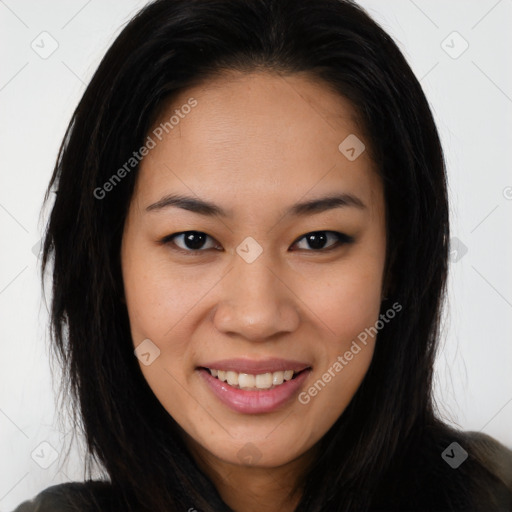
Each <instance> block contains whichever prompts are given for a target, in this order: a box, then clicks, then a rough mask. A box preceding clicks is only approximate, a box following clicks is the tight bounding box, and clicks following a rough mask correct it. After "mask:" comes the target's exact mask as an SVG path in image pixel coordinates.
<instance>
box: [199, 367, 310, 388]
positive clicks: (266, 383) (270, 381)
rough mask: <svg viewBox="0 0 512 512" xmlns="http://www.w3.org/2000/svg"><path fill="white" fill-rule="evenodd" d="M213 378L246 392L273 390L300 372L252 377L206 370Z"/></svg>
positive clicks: (291, 371) (250, 375)
mask: <svg viewBox="0 0 512 512" xmlns="http://www.w3.org/2000/svg"><path fill="white" fill-rule="evenodd" d="M206 369H207V370H208V371H209V372H210V374H211V375H212V376H213V377H216V378H217V379H219V380H220V381H222V382H227V383H228V384H229V385H230V386H231V387H234V388H236V389H243V390H246V391H250V390H256V389H273V388H274V387H276V386H280V385H281V384H283V382H287V381H289V380H292V379H293V378H294V377H295V376H297V375H298V373H300V372H294V371H293V370H285V371H278V372H273V373H271V372H266V373H259V374H257V375H252V374H250V373H238V372H234V371H229V370H228V371H226V370H216V369H213V368H206Z"/></svg>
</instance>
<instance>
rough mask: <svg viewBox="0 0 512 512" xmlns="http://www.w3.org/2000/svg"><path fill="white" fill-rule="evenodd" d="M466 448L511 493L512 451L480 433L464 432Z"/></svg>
mask: <svg viewBox="0 0 512 512" xmlns="http://www.w3.org/2000/svg"><path fill="white" fill-rule="evenodd" d="M463 436H464V438H465V440H466V443H467V446H468V448H469V449H470V450H471V453H472V455H473V456H474V457H475V458H476V459H478V461H479V462H480V464H482V466H484V467H485V468H486V469H487V471H489V473H491V474H492V475H494V476H495V477H496V478H497V479H498V480H499V481H500V482H502V483H503V484H504V485H505V487H507V488H508V489H509V490H510V492H511V493H512V450H511V449H509V448H507V447H506V446H505V445H503V444H502V443H500V442H499V441H498V440H496V439H494V438H493V437H491V436H489V435H487V434H483V433H482V432H472V431H468V432H464V433H463Z"/></svg>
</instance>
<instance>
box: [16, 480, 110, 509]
mask: <svg viewBox="0 0 512 512" xmlns="http://www.w3.org/2000/svg"><path fill="white" fill-rule="evenodd" d="M110 489H111V486H110V483H109V482H105V481H100V480H89V481H87V482H66V483H63V484H58V485H53V486H51V487H47V488H46V489H44V490H43V491H41V492H40V493H39V494H37V495H36V496H35V497H33V498H32V499H30V500H26V501H24V502H23V503H21V504H20V505H18V507H17V508H16V509H15V510H14V511H13V512H76V511H80V512H85V511H86V510H87V509H88V508H89V509H90V510H91V511H92V510H109V509H110V508H109V507H110V506H111V503H110ZM87 507H88V508H87ZM98 507H102V508H101V509H99V508H98Z"/></svg>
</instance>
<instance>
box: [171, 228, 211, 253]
mask: <svg viewBox="0 0 512 512" xmlns="http://www.w3.org/2000/svg"><path fill="white" fill-rule="evenodd" d="M208 239H210V240H213V238H211V237H210V236H209V235H207V234H206V233H203V232H202V231H184V232H182V233H174V234H173V235H169V236H166V237H165V238H164V239H163V240H162V243H164V244H169V243H171V244H173V245H176V246H177V247H178V248H179V249H181V250H183V251H186V252H200V251H203V250H207V249H214V248H215V247H216V245H215V244H213V245H212V246H211V247H206V248H205V242H206V241H207V240H208Z"/></svg>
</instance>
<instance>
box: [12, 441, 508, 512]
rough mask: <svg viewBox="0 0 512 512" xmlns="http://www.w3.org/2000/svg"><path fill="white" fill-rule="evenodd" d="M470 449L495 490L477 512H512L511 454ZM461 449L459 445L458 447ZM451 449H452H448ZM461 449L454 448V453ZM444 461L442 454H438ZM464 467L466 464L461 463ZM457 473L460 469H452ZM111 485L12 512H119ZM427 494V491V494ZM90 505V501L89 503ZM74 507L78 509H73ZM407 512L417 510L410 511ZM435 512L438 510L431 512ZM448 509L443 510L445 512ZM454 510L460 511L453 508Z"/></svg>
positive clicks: (479, 444)
mask: <svg viewBox="0 0 512 512" xmlns="http://www.w3.org/2000/svg"><path fill="white" fill-rule="evenodd" d="M461 434H462V435H463V438H464V439H465V442H464V443H463V444H464V445H465V448H467V452H468V457H478V458H479V459H480V460H482V461H483V462H484V465H485V468H486V469H487V471H489V473H491V474H492V475H493V476H494V477H495V478H494V483H493V486H492V488H488V489H485V490H484V491H485V493H484V494H485V495H488V496H492V498H489V501H488V503H481V504H479V508H478V511H480V510H481V511H482V512H490V511H493V512H497V511H500V512H501V511H503V512H505V511H506V512H510V511H512V450H510V449H508V448H507V447H505V446H504V445H503V444H501V443H500V442H498V441H497V440H496V439H494V438H492V437H490V436H488V435H486V434H482V433H480V432H462V433H461ZM459 446H460V445H459ZM447 448H449V447H447ZM457 449H458V448H455V452H456V451H457ZM455 452H454V451H453V449H452V450H450V449H449V450H448V456H446V455H445V457H444V458H445V460H449V459H450V458H453V457H454V456H455V455H456V453H455ZM439 456H440V457H441V454H439ZM452 456H453V457H452ZM462 464H464V462H462ZM452 470H453V471H456V470H457V468H453V469H452ZM109 491H110V484H109V483H108V482H103V481H92V480H91V481H88V482H68V483H64V484H59V485H54V486H51V487H48V488H47V489H45V490H43V491H41V492H40V493H39V494H38V495H37V496H35V497H34V498H33V499H32V500H27V501H24V502H23V503H21V504H20V505H19V506H18V507H17V508H16V509H15V510H14V511H13V512H77V511H80V512H86V511H85V510H84V509H83V508H80V507H78V508H77V506H76V503H79V502H80V501H79V500H81V499H83V498H84V496H91V497H92V498H93V501H94V504H93V505H91V506H90V507H89V508H88V509H87V510H90V511H91V512H93V511H94V512H97V511H101V512H107V511H108V512H114V511H117V510H118V508H117V507H116V505H115V503H112V499H111V496H110V492H109ZM424 491H425V490H424ZM426 491H427V492H428V493H435V492H436V489H427V490H426ZM89 501H91V499H89ZM74 503H75V505H73V504H74ZM399 509H400V510H402V508H399ZM408 510H411V512H412V510H417V508H414V509H408ZM429 510H431V511H432V512H435V511H437V510H439V509H430V508H429ZM445 510H446V509H445V508H443V512H444V511H445ZM452 510H459V509H457V508H452ZM466 512H468V511H467V510H466Z"/></svg>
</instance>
